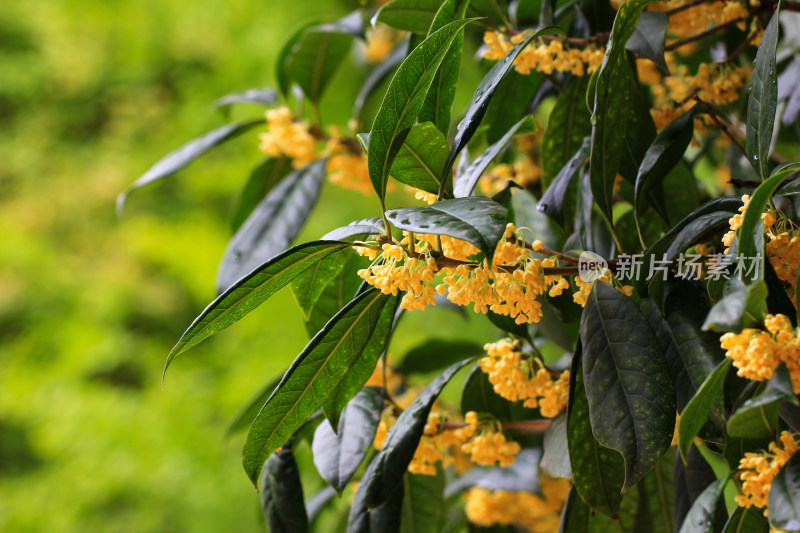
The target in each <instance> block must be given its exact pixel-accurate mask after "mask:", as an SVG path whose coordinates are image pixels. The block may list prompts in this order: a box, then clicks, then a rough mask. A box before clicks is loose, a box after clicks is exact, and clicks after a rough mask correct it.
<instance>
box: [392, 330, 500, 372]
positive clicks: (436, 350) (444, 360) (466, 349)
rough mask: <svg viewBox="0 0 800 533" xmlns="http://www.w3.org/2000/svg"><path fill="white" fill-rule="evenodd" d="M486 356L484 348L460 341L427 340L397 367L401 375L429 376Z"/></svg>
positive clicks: (410, 351) (470, 342)
mask: <svg viewBox="0 0 800 533" xmlns="http://www.w3.org/2000/svg"><path fill="white" fill-rule="evenodd" d="M482 355H484V352H483V346H482V345H480V344H478V343H475V342H472V341H466V340H459V339H435V338H434V339H427V340H425V341H424V342H422V343H421V344H419V345H417V346H415V347H414V348H412V349H411V350H409V351H408V352H406V355H405V356H404V357H403V359H402V360H401V361H400V364H398V365H397V371H398V372H400V373H401V374H406V375H408V374H427V373H429V372H435V371H436V370H441V369H443V368H445V367H448V366H450V365H452V364H453V363H456V362H458V361H462V360H464V359H466V358H468V357H474V356H482Z"/></svg>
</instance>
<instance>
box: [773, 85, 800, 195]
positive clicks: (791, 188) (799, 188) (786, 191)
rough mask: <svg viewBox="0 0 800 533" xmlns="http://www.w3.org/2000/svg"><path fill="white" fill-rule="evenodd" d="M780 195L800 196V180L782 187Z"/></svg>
mask: <svg viewBox="0 0 800 533" xmlns="http://www.w3.org/2000/svg"><path fill="white" fill-rule="evenodd" d="M798 94H800V93H798ZM778 194H780V195H781V196H797V195H798V194H800V178H797V179H796V180H794V181H792V182H790V183H788V184H787V185H785V186H783V187H781V188H780V189H779V190H778Z"/></svg>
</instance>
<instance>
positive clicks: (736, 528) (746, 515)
mask: <svg viewBox="0 0 800 533" xmlns="http://www.w3.org/2000/svg"><path fill="white" fill-rule="evenodd" d="M722 531H723V533H769V522H767V519H766V518H764V513H763V511H761V509H759V508H758V507H736V510H735V511H734V512H733V514H732V515H731V517H730V518H729V519H728V522H727V523H726V524H725V528H724V529H723V530H722Z"/></svg>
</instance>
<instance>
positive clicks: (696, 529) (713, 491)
mask: <svg viewBox="0 0 800 533" xmlns="http://www.w3.org/2000/svg"><path fill="white" fill-rule="evenodd" d="M727 482H728V476H725V477H724V478H722V479H718V480H717V481H715V482H714V483H712V484H711V485H709V486H708V487H706V489H705V490H704V491H703V492H702V493H701V494H700V496H699V497H698V498H697V499H696V500H695V502H694V504H693V505H692V508H691V509H689V514H687V515H686V519H685V520H684V521H683V525H682V526H681V529H680V533H701V532H703V533H705V532H711V533H713V532H714V531H716V530H717V528H718V527H719V526H720V525H721V524H717V523H716V518H717V512H716V508H717V501H718V500H719V498H720V496H722V490H723V489H724V488H725V484H726V483H727Z"/></svg>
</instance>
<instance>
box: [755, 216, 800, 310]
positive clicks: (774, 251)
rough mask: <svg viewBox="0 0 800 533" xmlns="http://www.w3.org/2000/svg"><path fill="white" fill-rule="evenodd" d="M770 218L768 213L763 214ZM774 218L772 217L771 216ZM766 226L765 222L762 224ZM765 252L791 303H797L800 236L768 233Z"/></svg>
mask: <svg viewBox="0 0 800 533" xmlns="http://www.w3.org/2000/svg"><path fill="white" fill-rule="evenodd" d="M764 215H766V216H770V215H771V214H770V213H764ZM771 216H772V217H774V215H771ZM764 225H765V226H766V225H767V224H766V221H765V223H764ZM768 237H769V240H768V241H767V243H766V252H767V257H768V258H769V262H770V264H771V265H772V267H773V268H774V269H775V272H776V273H777V274H778V278H780V280H781V281H782V282H783V283H784V285H785V286H786V290H787V292H788V293H789V298H791V300H792V303H794V305H795V307H796V306H797V305H798V302H797V291H796V289H797V271H798V269H800V236H799V235H798V234H797V232H796V231H781V232H780V233H777V232H773V231H770V232H768Z"/></svg>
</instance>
